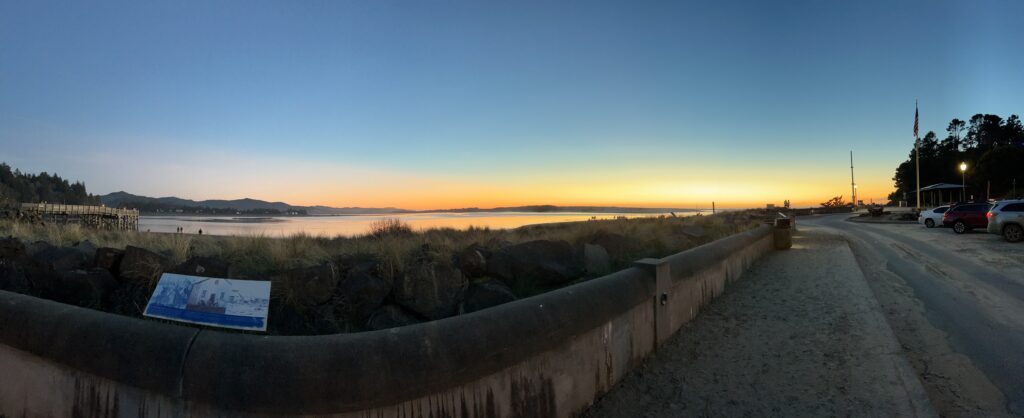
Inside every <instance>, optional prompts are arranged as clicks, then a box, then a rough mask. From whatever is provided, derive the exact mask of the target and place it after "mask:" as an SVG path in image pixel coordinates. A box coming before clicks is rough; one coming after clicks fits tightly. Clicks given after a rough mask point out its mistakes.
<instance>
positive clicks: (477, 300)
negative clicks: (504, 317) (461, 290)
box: [462, 280, 516, 313]
mask: <svg viewBox="0 0 1024 418" xmlns="http://www.w3.org/2000/svg"><path fill="white" fill-rule="evenodd" d="M514 300H516V295H515V294H514V293H512V289H510V288H509V287H508V286H506V285H505V283H502V282H500V281H498V280H483V281H480V282H478V283H473V284H470V285H469V288H467V289H466V298H465V300H464V301H463V302H462V312H464V313H469V312H475V311H479V310H481V309H486V308H490V307H492V306H498V305H501V304H503V303H508V302H511V301H514Z"/></svg>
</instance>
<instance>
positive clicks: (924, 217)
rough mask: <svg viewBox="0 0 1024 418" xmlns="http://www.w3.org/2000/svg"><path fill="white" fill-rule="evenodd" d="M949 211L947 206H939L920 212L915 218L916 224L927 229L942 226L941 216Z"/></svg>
mask: <svg viewBox="0 0 1024 418" xmlns="http://www.w3.org/2000/svg"><path fill="white" fill-rule="evenodd" d="M947 210H949V206H939V207H937V208H935V209H928V210H922V211H921V214H920V215H918V216H917V222H918V223H920V224H922V225H924V226H927V227H929V228H935V227H936V226H942V214H943V213H946V211H947Z"/></svg>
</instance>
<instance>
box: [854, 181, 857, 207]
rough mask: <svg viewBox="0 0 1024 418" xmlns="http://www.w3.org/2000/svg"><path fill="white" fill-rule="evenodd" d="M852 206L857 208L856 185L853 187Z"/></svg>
mask: <svg viewBox="0 0 1024 418" xmlns="http://www.w3.org/2000/svg"><path fill="white" fill-rule="evenodd" d="M853 206H854V207H857V184H856V183H854V185H853Z"/></svg>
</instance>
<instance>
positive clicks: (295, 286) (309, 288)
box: [270, 263, 338, 306]
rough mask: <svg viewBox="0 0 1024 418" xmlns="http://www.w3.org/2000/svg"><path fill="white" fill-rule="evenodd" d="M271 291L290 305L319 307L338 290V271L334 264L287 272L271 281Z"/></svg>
mask: <svg viewBox="0 0 1024 418" xmlns="http://www.w3.org/2000/svg"><path fill="white" fill-rule="evenodd" d="M270 280H271V281H272V282H273V285H271V289H272V290H273V291H274V292H275V293H277V294H278V295H281V297H282V298H283V299H284V300H285V301H286V302H287V303H290V304H294V305H299V306H309V305H319V304H321V303H324V302H326V301H327V300H329V299H330V298H331V297H332V296H334V291H335V290H336V289H337V288H338V270H337V268H336V267H335V266H334V263H324V264H321V265H318V266H312V267H301V268H297V269H291V270H287V271H285V272H283V273H281V274H278V275H276V276H274V277H272V278H271V279H270Z"/></svg>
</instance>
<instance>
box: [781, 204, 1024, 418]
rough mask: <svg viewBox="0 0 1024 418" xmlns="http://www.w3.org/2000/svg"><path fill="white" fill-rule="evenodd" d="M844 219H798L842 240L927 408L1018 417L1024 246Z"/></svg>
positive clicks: (1022, 401) (1023, 350) (1023, 408)
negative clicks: (901, 350) (911, 370)
mask: <svg viewBox="0 0 1024 418" xmlns="http://www.w3.org/2000/svg"><path fill="white" fill-rule="evenodd" d="M844 219H845V217H844V216H822V217H809V218H802V219H801V220H799V221H798V223H799V224H801V225H812V226H819V227H821V228H823V230H825V231H829V232H833V233H838V234H841V235H842V236H843V237H844V238H846V239H847V240H848V242H849V243H850V247H851V248H852V249H853V252H854V253H855V255H856V258H857V261H858V263H859V264H860V266H861V268H862V270H863V271H864V273H865V276H866V278H867V279H868V283H869V284H870V285H871V287H872V289H873V290H874V293H875V295H876V296H877V299H878V301H879V302H880V304H881V306H882V307H883V308H884V312H885V314H886V316H887V319H888V322H889V323H890V325H891V327H892V328H893V330H894V331H895V333H896V335H897V337H898V338H899V341H900V343H901V344H902V345H903V347H904V350H905V352H906V353H907V357H908V358H909V359H910V361H911V364H913V366H914V368H915V369H916V371H917V373H918V375H919V376H920V380H921V382H922V383H923V384H924V387H925V389H926V390H927V392H928V395H929V397H930V398H931V401H932V403H933V405H934V407H935V409H936V411H937V412H938V413H939V414H941V415H943V416H956V417H997V416H1024V245H1021V244H1012V243H1008V242H1005V241H1003V240H1001V239H1000V238H999V237H998V236H994V235H989V234H985V233H981V232H976V233H971V234H965V235H956V234H954V233H953V232H952V231H950V230H948V229H945V228H935V229H926V228H924V227H922V226H920V225H913V224H912V225H874V224H855V223H852V222H847V221H845V220H844Z"/></svg>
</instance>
